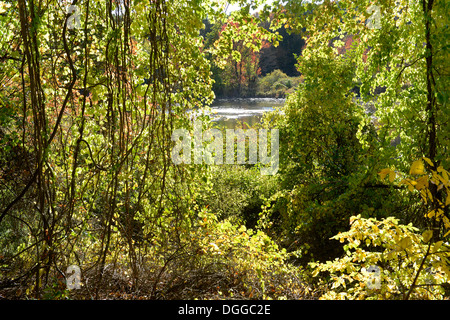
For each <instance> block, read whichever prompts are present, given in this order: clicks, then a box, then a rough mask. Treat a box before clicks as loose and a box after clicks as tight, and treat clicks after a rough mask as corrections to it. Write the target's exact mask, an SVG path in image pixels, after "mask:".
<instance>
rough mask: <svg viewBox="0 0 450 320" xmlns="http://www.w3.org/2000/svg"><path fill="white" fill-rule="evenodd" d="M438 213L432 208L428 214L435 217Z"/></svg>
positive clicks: (429, 216)
mask: <svg viewBox="0 0 450 320" xmlns="http://www.w3.org/2000/svg"><path fill="white" fill-rule="evenodd" d="M435 215H436V211H434V210H431V211H430V212H428V214H427V216H428V218H433V217H434V216H435Z"/></svg>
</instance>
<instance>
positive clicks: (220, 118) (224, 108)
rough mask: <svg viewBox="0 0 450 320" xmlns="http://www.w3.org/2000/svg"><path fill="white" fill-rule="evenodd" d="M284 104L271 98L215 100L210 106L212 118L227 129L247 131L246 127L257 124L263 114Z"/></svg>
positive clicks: (282, 100) (282, 101) (281, 100)
mask: <svg viewBox="0 0 450 320" xmlns="http://www.w3.org/2000/svg"><path fill="white" fill-rule="evenodd" d="M284 102H285V100H284V99H273V98H248V99H216V100H215V101H214V103H213V104H212V105H211V109H212V111H213V114H212V118H213V121H214V122H216V123H217V124H218V125H219V126H225V127H226V128H228V129H235V128H243V129H247V125H249V126H253V125H254V124H256V123H258V122H259V121H260V120H261V118H262V115H263V113H264V112H267V111H272V110H273V109H274V108H275V107H279V106H282V105H283V104H284Z"/></svg>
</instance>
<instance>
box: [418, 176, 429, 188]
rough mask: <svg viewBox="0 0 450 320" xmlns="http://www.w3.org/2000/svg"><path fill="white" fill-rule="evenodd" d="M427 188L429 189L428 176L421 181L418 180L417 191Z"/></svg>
mask: <svg viewBox="0 0 450 320" xmlns="http://www.w3.org/2000/svg"><path fill="white" fill-rule="evenodd" d="M425 187H427V188H428V177H427V176H422V177H420V178H419V179H417V184H416V189H417V190H422V189H423V188H425Z"/></svg>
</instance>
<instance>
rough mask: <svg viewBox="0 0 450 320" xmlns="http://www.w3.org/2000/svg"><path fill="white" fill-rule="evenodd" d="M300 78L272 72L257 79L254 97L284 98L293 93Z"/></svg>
mask: <svg viewBox="0 0 450 320" xmlns="http://www.w3.org/2000/svg"><path fill="white" fill-rule="evenodd" d="M299 83H300V77H289V76H287V75H286V74H285V73H283V72H282V71H281V70H274V71H272V72H271V73H269V74H267V75H266V76H264V77H262V78H260V79H258V86H257V91H256V95H257V96H259V97H277V98H278V97H285V96H287V95H288V94H290V93H292V92H294V89H295V88H296V87H297V86H298V84H299Z"/></svg>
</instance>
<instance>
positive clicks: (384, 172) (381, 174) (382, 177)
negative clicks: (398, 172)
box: [378, 168, 391, 180]
mask: <svg viewBox="0 0 450 320" xmlns="http://www.w3.org/2000/svg"><path fill="white" fill-rule="evenodd" d="M389 172H391V169H389V168H387V169H383V170H381V171H380V172H378V174H379V175H380V179H381V180H384V178H386V176H387V175H388V174H389Z"/></svg>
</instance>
